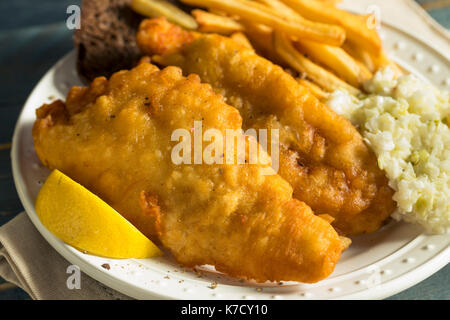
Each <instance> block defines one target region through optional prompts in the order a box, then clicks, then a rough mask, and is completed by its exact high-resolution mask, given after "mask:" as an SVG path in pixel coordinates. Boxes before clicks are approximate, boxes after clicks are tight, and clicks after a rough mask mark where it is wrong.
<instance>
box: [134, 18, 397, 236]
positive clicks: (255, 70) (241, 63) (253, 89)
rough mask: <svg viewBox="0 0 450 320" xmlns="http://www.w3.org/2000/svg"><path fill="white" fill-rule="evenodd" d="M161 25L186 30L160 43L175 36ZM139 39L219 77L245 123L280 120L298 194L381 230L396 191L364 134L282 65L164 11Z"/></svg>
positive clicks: (353, 230) (283, 156) (349, 224)
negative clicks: (174, 20) (184, 25)
mask: <svg viewBox="0 0 450 320" xmlns="http://www.w3.org/2000/svg"><path fill="white" fill-rule="evenodd" d="M161 32H165V33H169V34H183V35H184V37H183V36H182V37H181V38H182V40H180V42H177V41H172V42H171V43H166V46H163V45H162V44H161V43H156V44H155V43H154V41H155V40H156V41H163V42H164V41H165V40H164V39H165V38H167V37H168V36H164V35H161ZM155 34H159V35H158V36H155ZM150 35H151V36H150ZM137 39H138V45H139V46H140V48H141V49H142V51H143V52H144V53H146V54H150V55H153V54H157V55H159V56H155V57H154V60H155V61H156V62H157V63H159V64H162V65H164V66H167V65H175V66H179V67H181V68H182V69H183V72H185V73H186V74H190V73H196V74H198V75H199V76H200V78H201V79H202V81H204V82H206V83H209V84H211V86H212V87H213V89H214V90H215V91H216V92H217V93H220V94H222V95H223V96H224V97H225V98H226V101H227V103H228V104H230V105H232V106H234V107H236V108H237V109H239V111H240V114H241V116H242V118H243V128H244V129H245V130H246V129H248V128H278V129H279V130H280V143H281V146H280V171H279V174H280V175H281V176H282V177H283V178H285V179H286V180H287V181H288V182H289V183H290V184H291V185H292V186H293V188H294V197H296V198H297V199H299V200H302V201H304V202H306V203H307V204H308V205H309V206H311V208H312V209H313V210H314V211H315V212H316V213H318V214H330V215H332V216H333V217H334V218H335V219H336V220H335V221H334V223H333V225H334V226H335V227H336V228H338V229H339V230H340V231H342V232H343V233H344V234H347V235H355V234H360V233H369V232H374V231H376V230H377V229H378V228H379V227H380V226H381V225H382V223H383V221H384V220H386V218H387V217H389V215H390V214H391V213H392V211H393V210H394V202H393V200H392V194H393V191H392V190H391V189H390V188H389V187H388V181H387V179H386V177H385V175H384V173H383V172H382V171H381V170H380V169H379V168H378V166H377V163H376V158H375V156H374V154H373V153H372V152H371V151H370V150H369V149H368V147H367V146H366V145H365V144H364V142H363V139H362V137H361V135H360V134H359V133H358V132H357V130H356V129H355V128H354V127H353V126H352V125H351V124H350V122H348V121H347V120H345V119H344V118H342V117H340V116H338V115H337V114H335V113H334V112H333V111H332V110H331V109H329V108H328V107H326V106H325V105H323V104H321V103H320V102H319V101H318V100H317V99H316V98H315V97H314V96H313V95H311V94H310V93H309V92H308V90H306V89H305V88H304V87H302V86H301V85H299V84H298V83H297V82H296V81H295V80H294V79H293V78H292V77H291V76H290V75H288V74H287V73H286V72H284V71H283V70H282V69H281V68H280V67H278V66H276V65H274V64H273V63H271V62H270V61H268V60H266V59H264V58H262V57H259V56H257V55H256V54H255V53H254V52H253V51H252V50H247V49H245V48H242V47H241V46H238V45H236V44H235V43H234V42H233V41H231V40H230V39H228V38H226V37H221V36H218V35H206V34H204V35H200V34H197V33H191V32H187V31H180V28H179V27H177V26H174V25H172V24H170V23H169V22H167V20H165V19H164V18H158V19H152V20H146V21H143V22H142V23H141V26H140V28H139V32H138V37H137ZM155 48H164V49H163V50H155Z"/></svg>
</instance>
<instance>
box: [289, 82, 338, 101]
mask: <svg viewBox="0 0 450 320" xmlns="http://www.w3.org/2000/svg"><path fill="white" fill-rule="evenodd" d="M297 82H298V83H300V84H301V85H302V86H304V87H306V88H308V89H309V91H311V93H312V94H313V95H315V96H316V98H317V99H319V100H325V99H327V98H328V97H329V96H330V94H329V93H328V92H325V91H323V90H322V89H321V88H320V87H319V86H318V85H316V84H314V83H312V82H311V81H309V80H306V79H302V78H297Z"/></svg>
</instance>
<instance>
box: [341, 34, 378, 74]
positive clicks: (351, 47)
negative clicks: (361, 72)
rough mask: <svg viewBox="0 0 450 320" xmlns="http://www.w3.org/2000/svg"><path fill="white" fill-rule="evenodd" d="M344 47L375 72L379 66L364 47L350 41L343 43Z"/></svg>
mask: <svg viewBox="0 0 450 320" xmlns="http://www.w3.org/2000/svg"><path fill="white" fill-rule="evenodd" d="M342 49H344V50H345V51H346V52H347V53H348V54H349V55H351V56H352V57H353V58H354V59H356V60H357V61H359V62H360V63H361V64H363V65H364V66H366V67H367V69H368V70H369V71H370V72H372V73H374V72H376V71H377V66H376V63H375V61H374V59H373V58H372V56H371V55H370V53H369V52H367V51H366V50H364V49H363V48H361V47H359V46H357V45H355V44H353V43H351V42H350V41H345V42H344V44H343V45H342Z"/></svg>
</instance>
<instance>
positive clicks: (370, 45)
mask: <svg viewBox="0 0 450 320" xmlns="http://www.w3.org/2000/svg"><path fill="white" fill-rule="evenodd" d="M281 1H282V2H284V3H285V4H287V5H288V6H289V7H291V8H292V9H294V10H295V11H297V12H298V13H299V14H300V15H302V16H303V17H305V18H306V19H309V20H312V21H317V22H323V23H332V24H337V25H340V26H342V27H343V28H344V29H345V31H346V35H347V39H350V40H351V41H354V42H355V43H358V44H359V45H360V46H361V47H363V48H364V49H365V50H368V51H369V52H380V51H381V39H380V37H379V35H378V33H377V31H376V29H375V28H371V27H370V26H369V25H368V23H367V19H368V16H358V15H355V14H352V13H350V12H347V11H345V10H341V9H338V8H336V7H335V6H334V5H333V4H332V3H327V2H325V1H318V0H281Z"/></svg>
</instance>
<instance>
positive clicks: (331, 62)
mask: <svg viewBox="0 0 450 320" xmlns="http://www.w3.org/2000/svg"><path fill="white" fill-rule="evenodd" d="M257 1H258V2H260V3H263V4H265V5H267V6H269V7H271V8H273V9H274V10H277V12H280V13H281V14H283V15H285V16H286V17H287V18H289V19H293V20H295V19H300V18H301V17H300V16H299V14H298V13H297V12H296V11H294V10H293V9H291V8H290V7H288V6H287V5H286V4H284V3H283V2H281V1H279V0H257ZM298 46H301V48H302V50H303V51H304V52H305V53H307V54H308V55H309V56H311V57H312V58H313V59H314V60H316V61H317V62H319V63H321V64H323V65H325V66H327V67H328V68H329V69H331V70H333V71H334V72H335V73H336V74H337V75H338V76H340V77H341V78H343V79H344V80H345V81H347V82H348V83H350V84H351V85H353V86H355V87H359V86H360V85H361V84H362V83H363V82H365V81H367V80H368V79H370V78H371V77H372V74H371V73H370V71H369V70H368V69H367V68H365V67H362V66H361V65H360V64H358V63H357V62H356V61H355V60H354V59H353V58H352V57H351V56H350V55H348V54H347V53H346V52H345V51H344V50H342V49H341V48H340V47H336V46H329V45H326V44H323V43H319V42H314V41H310V40H304V39H301V38H299V39H298V41H297V48H299V47H298Z"/></svg>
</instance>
